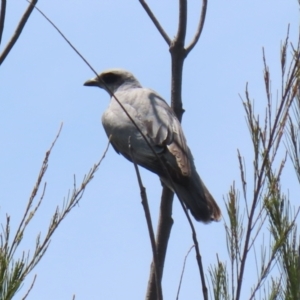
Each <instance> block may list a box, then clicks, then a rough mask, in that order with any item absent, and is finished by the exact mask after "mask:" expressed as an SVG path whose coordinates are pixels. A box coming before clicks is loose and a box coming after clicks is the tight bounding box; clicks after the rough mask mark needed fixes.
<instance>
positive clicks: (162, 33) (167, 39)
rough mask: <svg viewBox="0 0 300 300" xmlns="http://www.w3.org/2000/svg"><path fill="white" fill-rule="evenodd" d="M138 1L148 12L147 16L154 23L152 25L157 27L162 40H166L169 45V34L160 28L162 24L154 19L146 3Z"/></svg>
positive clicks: (141, 0)
mask: <svg viewBox="0 0 300 300" xmlns="http://www.w3.org/2000/svg"><path fill="white" fill-rule="evenodd" d="M139 1H140V3H141V5H142V6H143V8H144V9H145V11H146V13H147V14H148V16H149V18H150V19H151V20H152V22H153V23H154V25H155V27H156V28H157V30H158V31H159V32H160V34H161V35H162V37H163V38H164V40H165V41H166V43H167V44H168V45H169V46H170V45H171V39H170V38H169V36H168V35H167V33H166V32H165V30H164V29H163V28H162V26H161V25H160V23H159V22H158V20H157V19H156V17H155V15H154V14H153V12H152V11H151V9H150V7H149V6H148V4H147V3H146V2H145V1H144V0H139Z"/></svg>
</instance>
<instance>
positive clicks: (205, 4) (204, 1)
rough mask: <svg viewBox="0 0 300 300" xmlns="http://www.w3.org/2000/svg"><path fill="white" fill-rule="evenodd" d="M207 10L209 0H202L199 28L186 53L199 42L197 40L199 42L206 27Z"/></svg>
mask: <svg viewBox="0 0 300 300" xmlns="http://www.w3.org/2000/svg"><path fill="white" fill-rule="evenodd" d="M206 10H207V0H203V1H202V8H201V16H200V20H199V24H198V28H197V31H196V34H195V36H194V38H193V40H192V41H191V43H190V44H189V45H188V46H187V47H186V54H188V53H189V52H190V51H191V50H192V49H193V48H194V47H195V45H196V44H197V42H198V40H199V38H200V35H201V33H202V29H203V27H204V22H205V16H206Z"/></svg>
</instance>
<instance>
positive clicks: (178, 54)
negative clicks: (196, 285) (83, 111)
mask: <svg viewBox="0 0 300 300" xmlns="http://www.w3.org/2000/svg"><path fill="white" fill-rule="evenodd" d="M140 3H141V4H142V6H143V7H144V9H145V10H146V12H147V14H148V15H149V17H150V18H151V20H152V21H153V23H154V25H155V26H156V28H157V29H158V31H159V32H160V34H161V35H162V36H163V38H164V39H165V41H166V42H167V43H168V45H169V46H170V49H169V51H170V54H171V61H172V62H171V64H172V65H171V70H172V71H171V72H172V79H171V107H172V109H173V111H174V112H175V114H176V116H177V118H178V120H179V121H181V119H182V115H183V113H184V109H183V108H182V98H181V94H182V73H183V63H184V59H185V58H186V56H187V54H188V53H189V52H190V51H191V49H192V48H193V47H194V46H195V44H196V43H197V41H198V39H199V37H200V35H201V32H202V29H203V25H204V20H205V15H206V7H207V0H203V6H202V11H201V16H200V21H199V26H198V29H197V31H196V34H195V37H194V39H193V41H192V42H191V44H190V45H189V47H188V51H187V50H186V49H185V47H184V42H185V37H186V27H187V0H179V21H178V29H177V35H176V37H175V38H174V39H173V40H172V41H170V39H169V37H168V36H167V34H166V33H165V31H164V30H163V28H162V26H161V25H160V24H159V22H158V21H157V19H156V18H155V16H154V14H153V13H152V12H151V10H150V8H149V7H148V5H146V3H145V1H144V0H140ZM173 197H174V193H173V192H172V191H171V190H170V189H169V188H167V187H166V186H164V187H163V191H162V197H161V205H160V216H159V223H158V227H157V235H156V246H157V253H158V261H159V275H160V280H161V279H162V274H163V267H164V261H165V255H166V251H167V246H168V240H169V236H170V232H171V228H172V225H173V219H172V205H173ZM181 204H182V203H181ZM182 206H183V209H184V211H185V212H186V209H185V207H184V205H183V204H182ZM186 215H187V218H188V221H189V223H190V226H191V229H192V235H193V240H194V244H195V249H196V257H197V262H198V266H199V272H200V276H201V283H202V289H203V297H204V299H207V288H206V284H205V278H204V273H203V267H202V262H201V255H200V250H199V246H198V241H197V236H196V232H195V229H194V227H193V224H192V222H191V220H190V218H189V215H188V213H187V212H186ZM154 271H155V270H154V264H153V263H152V265H151V271H150V278H149V282H148V289H147V294H146V299H147V300H155V299H157V297H156V288H155V273H154Z"/></svg>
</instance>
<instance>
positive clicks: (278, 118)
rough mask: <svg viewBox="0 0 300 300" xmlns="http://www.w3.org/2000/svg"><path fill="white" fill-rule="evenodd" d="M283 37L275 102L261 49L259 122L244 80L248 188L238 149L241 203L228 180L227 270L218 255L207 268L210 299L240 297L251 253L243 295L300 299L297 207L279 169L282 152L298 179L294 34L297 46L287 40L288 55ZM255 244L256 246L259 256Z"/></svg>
mask: <svg viewBox="0 0 300 300" xmlns="http://www.w3.org/2000/svg"><path fill="white" fill-rule="evenodd" d="M288 42H289V37H288V34H287V38H286V39H285V41H284V43H283V45H282V47H281V71H282V74H281V82H282V87H281V95H280V99H279V101H278V102H277V103H278V104H277V106H276V107H274V105H273V102H272V91H271V88H270V86H271V85H270V82H271V79H270V78H271V75H270V72H269V68H268V66H267V63H266V58H265V55H264V52H263V62H264V83H265V90H266V99H267V101H266V111H265V116H264V118H263V122H262V119H261V118H260V116H261V115H262V114H259V113H256V112H255V110H254V102H253V101H251V100H250V96H249V91H248V86H246V91H245V100H243V105H244V108H245V112H246V120H247V124H248V128H249V132H250V136H251V141H252V146H253V152H254V157H253V175H252V176H253V178H254V182H253V188H251V190H252V191H253V193H252V194H250V195H249V194H248V193H247V178H246V172H245V169H246V168H245V160H244V158H243V157H242V156H241V154H240V152H239V151H238V161H239V166H240V174H241V185H242V191H243V200H244V207H245V208H244V209H243V210H242V208H241V207H242V204H243V203H240V192H239V190H238V189H237V188H236V187H235V183H234V184H233V185H232V187H231V189H230V191H229V193H228V196H227V201H226V210H227V215H228V221H227V222H226V223H225V229H226V237H227V248H228V253H229V259H230V270H229V271H227V270H226V267H225V266H226V264H225V263H222V262H220V261H218V262H217V265H216V266H212V267H211V268H210V270H209V273H210V277H211V282H212V287H213V291H214V299H235V300H238V299H241V297H242V296H241V291H242V287H243V282H244V281H245V279H246V273H245V268H246V265H247V264H249V262H250V259H251V256H254V258H255V261H256V271H257V278H255V282H254V285H253V287H252V289H251V290H250V291H247V292H246V294H248V295H249V296H248V298H247V299H258V298H259V299H262V290H263V292H264V299H286V300H299V299H300V266H299V251H300V250H299V249H300V248H299V247H300V246H299V239H298V238H297V226H296V218H297V217H298V213H299V209H300V208H299V207H298V208H296V211H295V210H294V209H293V208H292V207H291V205H290V201H289V198H288V196H287V195H285V194H284V193H283V191H282V189H281V175H282V172H283V171H284V168H285V163H286V160H287V156H288V155H289V156H290V157H291V159H292V162H293V164H294V168H295V171H296V175H297V177H298V179H300V164H299V155H300V151H299V149H300V147H299V145H300V137H299V136H300V113H299V112H300V97H299V96H300V94H299V93H300V92H299V85H300V76H299V74H300V57H299V54H300V47H299V44H300V35H299V41H298V45H297V47H296V48H294V47H293V46H291V48H292V55H291V58H290V59H289V55H288V54H289V52H288V51H290V50H289V47H288ZM288 60H290V63H289V65H288V66H287V61H288ZM293 111H294V114H292V112H293ZM284 135H286V137H287V138H286V141H287V144H286V145H285V146H286V147H283V136H284ZM282 152H283V153H284V154H283V155H282V156H281V157H280V155H279V154H278V153H282ZM278 162H279V163H278ZM299 182H300V180H299ZM266 232H269V242H268V245H267V246H266V245H265V244H264V242H263V243H262V244H261V241H262V240H263V241H264V238H265V234H266ZM257 246H260V248H261V255H260V260H258V258H257V252H256V248H257ZM229 278H230V280H229ZM266 287H268V288H266ZM229 291H230V293H229Z"/></svg>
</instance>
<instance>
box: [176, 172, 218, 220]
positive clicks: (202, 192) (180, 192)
mask: <svg viewBox="0 0 300 300" xmlns="http://www.w3.org/2000/svg"><path fill="white" fill-rule="evenodd" d="M173 184H174V186H175V189H176V191H175V192H176V193H177V196H178V198H180V200H181V201H183V203H184V204H185V205H186V206H187V208H188V209H189V210H190V211H191V213H192V215H193V216H194V217H195V219H196V220H197V221H201V222H204V223H209V222H211V221H219V220H220V218H221V210H220V208H219V206H218V204H217V203H216V201H215V200H214V198H213V196H212V195H211V194H210V192H209V191H208V189H207V188H206V186H205V185H204V183H203V181H202V180H201V178H200V177H199V175H198V174H197V172H195V173H194V174H193V175H192V176H191V177H190V178H189V180H187V181H185V183H184V184H183V185H182V184H180V183H178V182H177V183H173Z"/></svg>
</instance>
